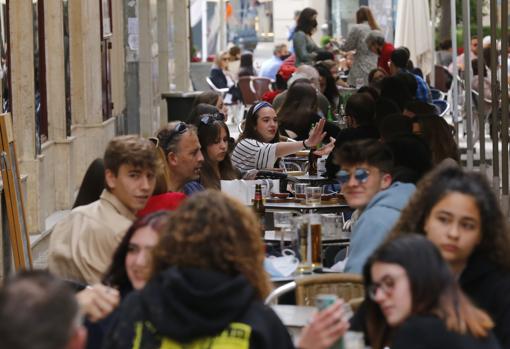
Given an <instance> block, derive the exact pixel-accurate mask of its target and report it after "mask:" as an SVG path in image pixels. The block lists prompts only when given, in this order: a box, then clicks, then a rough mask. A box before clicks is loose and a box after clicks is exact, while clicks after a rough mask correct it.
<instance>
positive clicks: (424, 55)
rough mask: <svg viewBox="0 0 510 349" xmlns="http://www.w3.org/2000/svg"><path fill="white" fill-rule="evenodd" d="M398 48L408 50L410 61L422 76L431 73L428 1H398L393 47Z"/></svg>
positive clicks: (431, 56) (431, 51) (432, 47)
mask: <svg viewBox="0 0 510 349" xmlns="http://www.w3.org/2000/svg"><path fill="white" fill-rule="evenodd" d="M400 46H405V47H407V48H408V49H409V51H410V52H411V57H410V58H411V60H412V61H413V63H414V65H415V66H417V67H420V68H421V70H422V71H423V75H424V76H427V74H429V73H431V72H432V64H433V61H432V58H433V54H434V53H433V52H434V45H433V43H432V33H431V28H430V10H429V2H428V0H399V1H398V6H397V24H396V29H395V47H400Z"/></svg>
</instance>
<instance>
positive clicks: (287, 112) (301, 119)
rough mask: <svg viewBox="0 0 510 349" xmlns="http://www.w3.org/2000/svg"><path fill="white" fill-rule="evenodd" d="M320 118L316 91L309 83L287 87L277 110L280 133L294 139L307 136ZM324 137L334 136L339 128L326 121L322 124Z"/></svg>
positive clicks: (298, 83) (302, 138)
mask: <svg viewBox="0 0 510 349" xmlns="http://www.w3.org/2000/svg"><path fill="white" fill-rule="evenodd" d="M321 119H324V118H322V117H321V116H319V114H318V102H317V91H316V90H315V88H313V86H312V85H310V84H309V83H300V82H296V83H294V84H292V86H291V87H290V88H289V90H288V92H287V95H286V96H285V100H284V102H283V104H282V106H281V108H280V109H279V110H278V127H279V130H280V133H281V134H282V135H287V136H292V135H291V134H290V132H288V131H291V132H292V133H295V134H296V136H295V137H291V138H295V139H296V140H300V141H302V140H304V139H306V138H307V137H308V134H309V132H310V129H311V128H312V126H313V124H315V123H317V122H319V121H320V120H321ZM324 131H325V132H326V139H329V137H335V136H336V135H337V134H338V131H340V129H339V128H338V126H336V125H335V124H333V123H331V122H329V121H326V122H325V124H324Z"/></svg>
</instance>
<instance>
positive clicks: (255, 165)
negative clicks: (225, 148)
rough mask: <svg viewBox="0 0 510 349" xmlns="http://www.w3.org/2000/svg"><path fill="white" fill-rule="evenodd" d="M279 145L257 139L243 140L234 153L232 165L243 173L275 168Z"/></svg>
mask: <svg viewBox="0 0 510 349" xmlns="http://www.w3.org/2000/svg"><path fill="white" fill-rule="evenodd" d="M277 144H278V143H262V142H259V141H256V140H255V139H243V140H241V141H240V142H239V143H237V145H236V147H235V148H234V151H233V153H232V163H233V164H234V166H235V167H236V168H237V169H238V170H239V171H241V172H242V173H244V172H246V171H249V170H252V169H257V170H262V169H266V168H273V167H274V164H275V162H276V146H277Z"/></svg>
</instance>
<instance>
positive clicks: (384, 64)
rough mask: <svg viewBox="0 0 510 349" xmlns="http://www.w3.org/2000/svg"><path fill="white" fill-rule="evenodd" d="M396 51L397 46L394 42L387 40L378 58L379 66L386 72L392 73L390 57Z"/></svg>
mask: <svg viewBox="0 0 510 349" xmlns="http://www.w3.org/2000/svg"><path fill="white" fill-rule="evenodd" d="M393 51H395V47H394V46H393V44H391V43H389V42H385V43H384V45H383V48H382V50H381V54H380V55H379V59H378V60H377V66H378V67H379V68H382V69H384V70H385V71H386V73H388V74H390V65H389V63H390V59H391V54H392V53H393Z"/></svg>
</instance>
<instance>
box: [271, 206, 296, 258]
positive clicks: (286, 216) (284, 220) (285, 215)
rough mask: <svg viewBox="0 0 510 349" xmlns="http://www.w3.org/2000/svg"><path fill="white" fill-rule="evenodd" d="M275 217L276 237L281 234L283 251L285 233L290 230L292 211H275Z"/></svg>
mask: <svg viewBox="0 0 510 349" xmlns="http://www.w3.org/2000/svg"><path fill="white" fill-rule="evenodd" d="M273 217H274V231H275V237H278V236H280V248H281V249H282V251H283V248H284V241H285V235H286V234H287V233H288V232H290V227H291V219H292V212H289V211H275V212H273Z"/></svg>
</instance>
